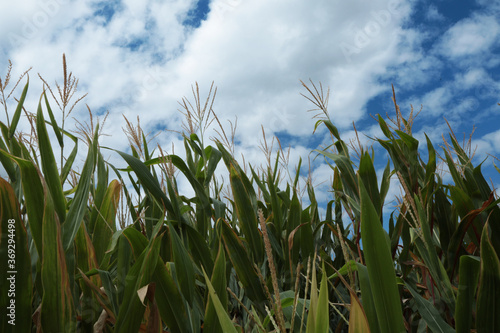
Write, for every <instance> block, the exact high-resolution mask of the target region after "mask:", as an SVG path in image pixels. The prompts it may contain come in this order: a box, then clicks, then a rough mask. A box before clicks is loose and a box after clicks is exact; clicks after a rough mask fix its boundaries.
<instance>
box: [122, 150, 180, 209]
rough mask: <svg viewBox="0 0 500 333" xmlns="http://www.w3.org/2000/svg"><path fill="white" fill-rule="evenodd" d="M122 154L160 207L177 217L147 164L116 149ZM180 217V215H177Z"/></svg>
mask: <svg viewBox="0 0 500 333" xmlns="http://www.w3.org/2000/svg"><path fill="white" fill-rule="evenodd" d="M115 151H116V152H117V153H118V154H120V156H121V157H122V158H123V159H124V160H125V161H126V162H127V163H128V165H129V166H130V167H131V168H132V170H134V172H135V174H136V175H137V177H138V178H139V180H140V181H141V183H142V185H143V186H144V188H145V189H147V190H148V191H149V192H150V193H151V194H152V195H153V197H154V198H155V199H156V201H157V203H158V204H159V206H160V208H165V209H166V210H167V212H169V213H170V214H172V215H173V216H174V217H175V214H174V209H173V207H172V204H171V203H170V200H169V199H168V198H167V196H166V195H165V193H164V192H163V191H162V189H161V187H160V184H159V183H158V180H157V179H156V178H154V177H153V175H151V172H150V171H149V169H148V168H147V166H146V165H145V164H144V163H142V162H141V161H140V160H139V159H138V158H135V157H134V156H131V155H129V154H126V153H123V152H120V151H118V150H115ZM177 218H179V217H177Z"/></svg>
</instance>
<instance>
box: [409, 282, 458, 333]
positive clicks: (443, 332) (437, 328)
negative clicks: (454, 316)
mask: <svg viewBox="0 0 500 333" xmlns="http://www.w3.org/2000/svg"><path fill="white" fill-rule="evenodd" d="M405 286H406V288H408V290H409V291H410V292H411V294H412V296H413V300H414V301H415V304H416V306H417V309H418V313H420V315H421V316H422V319H423V320H424V321H425V322H426V323H427V326H428V327H429V328H430V330H431V331H432V332H440V333H453V332H455V330H454V329H453V328H451V326H450V325H448V324H447V323H446V322H445V321H444V319H443V318H441V315H440V314H439V311H438V310H437V309H436V308H435V307H434V305H433V304H432V302H430V301H429V300H426V299H425V298H423V297H422V296H420V294H419V293H418V292H416V291H415V290H414V289H413V288H412V287H410V285H409V284H408V283H405Z"/></svg>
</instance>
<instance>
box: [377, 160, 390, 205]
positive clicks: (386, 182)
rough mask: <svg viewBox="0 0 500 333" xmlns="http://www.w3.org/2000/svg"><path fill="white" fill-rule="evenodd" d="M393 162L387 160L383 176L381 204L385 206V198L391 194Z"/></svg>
mask: <svg viewBox="0 0 500 333" xmlns="http://www.w3.org/2000/svg"><path fill="white" fill-rule="evenodd" d="M391 176H392V172H391V160H390V159H389V160H387V165H386V166H385V169H384V173H383V174H382V180H381V183H380V204H381V205H382V206H383V205H384V201H385V197H386V196H387V193H388V192H389V187H390V185H391Z"/></svg>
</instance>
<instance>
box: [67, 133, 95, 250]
mask: <svg viewBox="0 0 500 333" xmlns="http://www.w3.org/2000/svg"><path fill="white" fill-rule="evenodd" d="M95 132H96V135H95V137H94V140H93V142H92V143H91V144H90V145H89V150H88V153H87V159H86V160H85V164H84V165H83V169H82V173H81V176H80V180H79V182H78V187H77V189H76V193H75V197H74V198H73V200H72V203H71V206H70V207H69V211H68V214H67V215H66V221H65V222H64V224H63V226H62V240H63V246H64V250H65V251H66V250H68V249H69V248H70V246H71V244H72V243H73V240H74V238H75V236H76V233H77V232H78V229H79V228H80V224H81V223H82V221H83V217H84V215H85V213H86V212H87V201H88V199H89V195H90V185H91V181H92V176H93V173H94V169H95V165H96V159H97V150H98V148H97V133H98V132H99V130H98V129H96V131H95Z"/></svg>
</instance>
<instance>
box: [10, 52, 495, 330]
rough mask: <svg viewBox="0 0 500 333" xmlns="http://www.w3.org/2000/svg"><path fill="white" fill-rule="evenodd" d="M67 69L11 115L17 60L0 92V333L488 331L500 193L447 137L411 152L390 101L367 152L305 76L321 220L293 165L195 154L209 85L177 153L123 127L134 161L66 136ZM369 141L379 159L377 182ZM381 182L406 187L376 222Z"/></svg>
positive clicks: (407, 120) (92, 129) (189, 113)
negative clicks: (313, 115)
mask: <svg viewBox="0 0 500 333" xmlns="http://www.w3.org/2000/svg"><path fill="white" fill-rule="evenodd" d="M63 67H64V83H63V84H62V85H61V86H59V85H57V88H56V89H53V88H51V87H50V86H49V85H48V84H46V82H45V81H44V87H45V88H44V91H41V92H35V93H37V94H41V95H40V100H39V104H38V108H37V111H36V112H35V113H30V112H28V111H27V110H25V108H24V107H23V104H24V101H25V99H26V96H27V94H28V90H29V85H30V84H29V77H28V74H27V73H25V75H23V76H22V77H21V79H20V81H19V82H18V84H20V86H19V87H20V88H21V87H23V86H24V88H23V90H22V92H21V94H20V96H19V97H17V99H16V103H17V107H16V108H15V110H11V109H9V108H8V107H7V104H8V103H7V99H8V98H14V97H12V96H11V95H12V91H13V90H14V89H12V90H11V88H10V87H12V86H13V85H12V84H11V85H10V86H9V87H7V86H8V85H9V79H10V68H11V67H9V72H8V74H7V76H6V77H5V78H4V80H3V81H0V89H1V93H2V95H1V99H2V100H1V102H2V105H3V106H4V109H5V115H6V123H4V122H0V129H1V136H0V162H1V165H2V166H3V169H4V170H5V172H4V173H3V174H4V175H7V176H6V177H5V178H3V177H2V178H0V192H1V193H0V236H1V237H0V272H1V274H0V276H1V279H0V331H1V332H16V333H20V332H44V333H55V332H63V333H66V332H117V333H118V332H133V333H135V332H155V333H157V332H307V333H309V332H321V333H325V332H372V333H376V332H381V333H386V332H479V333H481V332H488V333H491V332H499V331H500V262H499V255H500V207H499V202H500V200H499V199H498V198H497V196H496V194H495V189H494V188H493V187H492V186H490V185H489V184H488V181H487V180H486V179H485V177H484V176H483V173H482V170H481V166H482V164H483V163H479V164H477V165H476V166H474V165H473V162H474V160H473V159H472V156H471V155H472V154H471V151H470V149H468V148H469V147H467V146H464V145H461V144H460V143H459V141H458V140H457V138H456V136H455V134H454V133H453V131H452V130H451V128H450V133H449V136H448V137H447V138H446V140H445V141H444V143H442V144H441V146H436V143H432V142H431V141H430V140H429V138H427V137H426V142H423V143H422V144H423V145H424V148H420V147H419V144H421V143H420V142H419V141H418V140H417V139H416V138H415V137H414V136H413V134H412V125H413V123H414V120H415V116H414V114H413V111H412V112H411V113H410V114H409V116H407V117H404V116H403V113H402V112H401V110H400V108H399V106H398V105H397V103H396V96H395V94H394V97H393V101H394V106H395V113H394V117H389V116H387V117H382V116H380V115H378V116H377V118H376V119H375V120H374V122H375V121H376V122H377V123H378V126H379V127H380V129H381V131H382V133H383V137H381V138H373V139H372V141H371V143H372V145H373V146H371V147H364V146H362V145H361V144H356V142H345V141H344V140H343V139H342V137H341V135H340V132H339V130H338V129H337V127H336V126H335V125H334V123H333V122H332V121H331V120H330V119H329V117H328V110H327V102H328V98H329V94H324V91H323V88H322V87H321V86H317V85H315V84H313V83H312V82H311V83H310V84H305V83H303V89H304V97H305V98H307V99H308V100H309V101H310V102H311V103H312V104H313V106H314V108H316V109H317V110H318V111H319V114H318V116H320V117H319V118H318V119H319V120H318V121H317V122H316V125H315V128H314V129H312V130H316V129H318V128H320V127H321V128H323V129H325V128H326V129H327V131H328V135H329V137H330V138H331V145H330V146H328V147H324V148H321V149H317V150H315V151H314V152H313V154H314V155H315V156H317V158H321V159H324V160H325V161H326V163H328V164H329V165H330V166H331V174H332V175H333V182H332V186H331V192H332V197H333V199H332V200H331V201H329V202H328V203H327V204H326V207H324V208H325V211H326V214H325V216H320V213H319V209H320V207H319V204H320V203H318V201H317V200H316V195H315V189H314V187H313V186H312V184H311V182H306V188H305V191H301V189H300V188H299V180H300V177H301V176H300V175H301V169H302V168H303V167H302V165H301V163H299V165H298V166H297V168H296V174H295V175H291V177H289V178H290V180H289V181H287V182H283V181H282V180H283V178H284V177H283V174H284V173H285V172H286V171H285V170H284V169H283V167H282V164H281V163H280V161H281V160H280V159H282V157H283V152H282V151H281V150H279V151H278V153H277V154H274V153H273V154H271V153H270V152H268V154H267V156H266V157H267V164H266V165H265V166H251V165H241V164H239V163H238V162H237V161H236V159H235V156H234V152H233V150H232V142H231V135H229V137H228V136H226V133H224V132H223V130H221V134H222V135H221V136H220V138H219V139H213V140H212V141H210V144H209V143H207V142H208V141H207V140H206V138H204V133H203V129H204V125H205V124H206V123H207V122H208V120H209V118H210V117H213V118H210V119H211V120H214V119H215V120H216V122H218V121H219V120H218V119H217V118H216V116H215V115H214V114H212V113H211V110H212V109H211V105H212V103H213V97H214V95H215V94H214V93H212V90H211V91H210V94H209V96H208V98H207V100H206V102H205V103H203V101H201V98H200V96H199V93H198V90H197V89H194V97H195V102H193V103H192V104H191V103H189V102H188V101H186V100H183V102H182V103H181V105H182V106H184V111H185V117H186V119H187V124H186V129H185V131H184V132H183V140H184V141H183V142H184V149H185V157H183V158H181V157H180V156H178V155H175V154H166V153H164V151H163V150H162V149H161V147H151V146H150V144H149V142H148V138H147V136H146V135H145V134H144V133H143V132H142V129H141V128H140V126H139V125H138V126H137V127H134V126H133V125H132V124H131V123H130V122H129V121H128V120H126V123H127V127H126V134H127V136H128V138H129V140H130V154H129V153H125V152H123V151H118V150H114V149H112V148H107V147H101V146H100V144H99V138H100V133H101V126H102V123H98V122H96V123H94V122H91V123H90V124H86V125H85V124H81V123H79V126H77V128H76V129H73V130H68V129H67V128H66V126H65V123H64V120H65V119H66V118H67V117H68V115H69V114H70V113H71V111H72V110H73V107H74V106H75V105H76V104H77V103H78V102H79V101H80V100H81V98H79V99H78V98H76V97H75V98H74V97H73V93H74V92H75V91H76V86H77V84H78V81H77V80H76V79H75V78H74V77H73V76H72V73H68V71H67V69H66V63H65V60H64V66H63ZM42 80H43V79H42ZM16 86H17V84H16V85H15V86H14V88H15V87H16ZM20 88H19V89H18V90H20ZM18 90H16V91H18ZM56 107H57V109H58V110H59V111H57V112H62V122H61V121H59V122H58V121H56V119H59V118H61V117H59V116H57V117H56V115H55V110H56ZM89 112H90V110H89ZM21 117H25V118H27V121H28V122H29V124H30V125H31V132H29V133H24V132H22V131H19V130H18V124H19V121H20V120H21ZM51 136H54V137H55V138H56V140H51V139H50V137H51ZM358 143H359V142H358ZM375 147H377V149H378V150H377V151H385V152H387V154H388V156H389V159H388V160H387V161H383V158H382V159H377V163H384V164H385V165H386V167H385V170H384V171H383V174H382V175H381V177H380V175H379V176H377V172H376V169H375V165H376V163H375V161H376V160H375V157H376V156H375V149H374V148H375ZM438 148H439V149H438ZM59 151H60V154H57V153H56V152H59ZM85 152H86V153H85ZM83 153H84V154H85V155H84V156H85V161H84V163H82V164H81V165H77V164H78V162H77V158H76V157H77V156H80V155H78V154H83ZM110 153H113V154H117V155H119V156H120V158H121V159H122V162H123V163H122V164H121V165H112V164H110V163H108V162H107V161H106V160H105V158H104V157H103V155H106V154H110ZM424 155H425V156H424ZM485 163H492V162H491V160H487V161H486V162H485ZM219 164H221V165H222V166H224V167H225V170H226V175H225V179H226V181H227V185H229V186H228V188H227V189H226V188H225V184H222V183H221V181H220V178H217V177H216V176H215V174H216V168H217V167H218V165H219ZM493 164H494V163H493ZM440 166H441V168H443V169H446V170H447V172H449V174H450V175H451V178H452V181H451V182H444V181H443V177H442V174H441V173H440V172H439V171H440V170H439V168H440ZM495 168H496V166H495ZM496 170H497V171H498V172H500V169H498V168H496ZM179 176H182V177H185V179H186V180H187V181H188V182H189V184H190V186H191V187H192V190H193V193H194V196H191V195H189V196H190V197H188V196H186V194H185V193H181V192H179V187H178V182H177V179H178V177H179ZM391 179H392V180H397V181H399V184H400V185H401V189H402V192H401V196H400V197H399V205H398V206H397V207H396V208H394V209H393V211H392V212H389V213H388V212H387V211H385V210H387V208H388V207H389V205H387V203H386V199H389V198H388V197H387V194H388V192H389V189H390V184H391ZM283 184H284V185H283ZM393 184H394V182H393ZM303 199H304V200H303ZM303 202H307V203H308V204H307V206H306V205H304V204H303ZM384 226H385V228H384Z"/></svg>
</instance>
